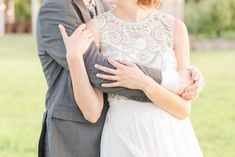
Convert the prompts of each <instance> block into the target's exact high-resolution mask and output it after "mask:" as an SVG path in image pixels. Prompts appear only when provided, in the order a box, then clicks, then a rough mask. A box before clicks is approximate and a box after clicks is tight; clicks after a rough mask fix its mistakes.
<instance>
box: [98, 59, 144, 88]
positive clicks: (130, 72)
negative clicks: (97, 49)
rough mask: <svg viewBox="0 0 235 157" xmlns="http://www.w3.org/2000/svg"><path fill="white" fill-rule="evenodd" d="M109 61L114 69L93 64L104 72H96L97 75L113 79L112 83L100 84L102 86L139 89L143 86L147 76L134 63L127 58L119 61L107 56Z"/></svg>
mask: <svg viewBox="0 0 235 157" xmlns="http://www.w3.org/2000/svg"><path fill="white" fill-rule="evenodd" d="M109 63H110V64H112V65H113V66H114V67H115V68H116V69H115V70H114V69H110V68H107V67H104V66H101V65H95V67H96V68H97V69H98V70H100V71H102V72H105V73H106V74H101V73H98V74H97V77H99V78H102V79H105V80H111V81H114V82H113V83H108V84H102V86H103V87H108V88H111V87H125V88H129V89H139V90H142V89H143V88H144V84H145V81H146V78H147V77H148V76H147V75H145V74H144V73H143V72H142V71H141V70H140V69H139V67H138V66H137V65H136V64H134V63H132V62H130V61H128V60H125V61H122V62H121V63H119V62H117V61H115V60H113V59H111V58H109Z"/></svg>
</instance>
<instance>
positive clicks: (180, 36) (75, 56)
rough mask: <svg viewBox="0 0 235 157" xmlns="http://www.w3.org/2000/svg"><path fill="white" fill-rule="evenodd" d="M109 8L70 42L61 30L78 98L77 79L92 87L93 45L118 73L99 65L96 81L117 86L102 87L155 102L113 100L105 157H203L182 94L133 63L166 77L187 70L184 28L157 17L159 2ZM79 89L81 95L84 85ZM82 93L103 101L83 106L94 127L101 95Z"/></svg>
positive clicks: (134, 0)
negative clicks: (89, 62)
mask: <svg viewBox="0 0 235 157" xmlns="http://www.w3.org/2000/svg"><path fill="white" fill-rule="evenodd" d="M108 2H110V3H111V4H113V5H115V6H116V7H115V8H114V9H113V10H111V11H109V12H106V13H103V14H101V15H100V16H98V17H96V18H95V19H93V20H91V21H89V22H88V23H87V24H86V25H82V26H80V27H79V28H78V29H77V30H76V31H75V33H74V34H73V35H72V36H70V37H68V36H67V35H66V34H65V30H64V28H63V26H60V29H61V32H62V36H63V39H64V42H65V45H66V49H67V60H68V64H69V67H70V71H71V75H72V82H73V86H74V92H75V93H78V92H79V91H78V86H76V84H78V83H77V82H76V80H77V79H76V78H78V77H83V78H84V80H85V81H84V82H83V83H84V84H89V80H88V77H87V75H86V69H85V66H84V63H83V59H82V55H83V54H84V53H85V51H86V50H87V49H88V47H89V45H90V43H91V42H92V41H95V43H96V45H97V47H99V49H100V51H101V53H102V54H103V55H105V56H107V57H109V58H110V59H109V62H110V64H112V65H113V66H114V67H116V69H115V70H112V69H108V68H105V67H102V66H100V65H96V68H97V69H99V70H101V71H103V72H105V74H103V73H100V74H97V77H100V78H103V79H106V80H112V81H115V82H114V83H110V84H103V85H102V86H104V87H108V88H109V87H118V86H122V87H126V88H130V89H138V90H142V91H144V92H145V94H146V95H147V96H148V97H149V99H151V101H152V102H151V103H147V102H137V101H133V100H129V99H127V98H124V97H122V96H119V95H113V94H109V96H108V98H109V99H108V100H109V104H110V108H109V111H108V113H107V117H106V122H105V125H104V129H103V133H102V139H101V157H202V156H203V155H202V153H201V150H200V147H199V144H198V141H197V138H196V136H195V133H194V131H193V129H192V126H191V123H190V119H189V118H188V115H189V114H190V111H191V102H190V101H187V100H184V99H183V98H182V97H180V96H179V95H180V93H173V92H171V91H169V90H167V89H165V88H163V87H162V86H161V85H160V84H158V83H156V82H155V81H154V80H152V79H151V78H150V77H148V76H146V75H145V74H144V73H143V72H142V71H141V70H140V69H139V68H138V67H137V66H136V65H135V64H134V63H132V61H133V62H135V63H138V64H142V65H146V66H149V67H152V68H156V69H160V70H161V71H163V72H164V71H171V70H174V71H179V70H182V69H186V68H187V67H188V66H189V39H188V32H187V28H186V26H185V24H184V23H183V22H182V21H180V20H179V19H176V18H174V17H173V16H171V15H168V14H165V13H162V12H161V11H159V10H158V8H159V7H160V1H159V0H128V1H126V0H125V1H124V0H108ZM85 27H86V29H85ZM75 42H76V44H74V43H75ZM77 50H79V52H78V51H77ZM113 59H115V60H119V61H120V62H121V63H122V64H125V65H126V66H128V69H125V70H123V68H122V66H123V65H122V64H120V63H119V62H116V61H115V60H113ZM81 74H84V75H81ZM75 87H76V88H75ZM79 88H80V89H83V88H82V85H81V86H79ZM82 92H87V94H90V95H91V97H96V98H97V100H99V102H97V104H95V105H94V103H93V106H80V108H81V111H82V112H83V114H84V116H89V117H92V118H91V119H93V121H96V120H97V119H98V118H99V116H100V113H101V111H102V107H103V103H102V102H103V97H102V93H101V92H100V91H99V90H97V89H94V88H93V87H92V86H90V88H89V89H88V88H86V89H83V91H82ZM78 99H81V100H82V98H78ZM81 100H80V101H81ZM93 100H94V99H93ZM84 101H89V100H84ZM85 108H86V109H85ZM90 111H92V112H90Z"/></svg>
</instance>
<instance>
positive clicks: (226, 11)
mask: <svg viewBox="0 0 235 157" xmlns="http://www.w3.org/2000/svg"><path fill="white" fill-rule="evenodd" d="M185 7H186V8H185V21H186V24H187V26H188V29H189V32H190V33H191V34H193V35H194V36H197V37H201V36H203V37H210V38H216V37H226V38H235V32H234V26H235V22H234V21H232V19H234V17H235V0H225V1H218V0H186V6H185ZM229 36H230V37H229Z"/></svg>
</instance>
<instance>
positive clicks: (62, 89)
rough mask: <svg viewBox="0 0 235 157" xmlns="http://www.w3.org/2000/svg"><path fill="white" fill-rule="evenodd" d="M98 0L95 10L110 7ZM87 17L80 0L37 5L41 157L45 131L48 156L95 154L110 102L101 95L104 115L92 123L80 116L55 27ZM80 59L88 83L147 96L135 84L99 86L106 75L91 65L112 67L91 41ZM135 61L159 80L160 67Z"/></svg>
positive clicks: (132, 95)
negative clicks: (43, 87) (44, 87)
mask: <svg viewBox="0 0 235 157" xmlns="http://www.w3.org/2000/svg"><path fill="white" fill-rule="evenodd" d="M96 2H97V12H98V13H102V12H104V11H107V10H109V7H108V5H107V4H105V3H104V2H103V1H102V0H100V1H99V0H97V1H96ZM89 19H90V17H89V13H88V12H87V10H86V8H85V6H84V4H83V3H82V0H75V2H73V1H72V0H44V3H43V4H42V6H41V8H40V12H39V17H38V24H37V42H38V52H39V58H40V61H41V64H42V68H43V72H44V75H45V78H46V80H47V84H48V91H47V95H46V112H45V114H44V119H43V128H42V132H41V138H40V142H39V156H41V157H42V156H44V152H45V150H44V143H45V139H44V138H45V134H47V137H48V140H47V147H48V149H49V151H48V154H47V155H48V156H50V157H99V151H100V147H99V146H100V138H101V132H102V128H103V124H104V120H105V115H106V112H107V109H108V102H107V99H105V104H104V109H103V112H102V115H101V117H100V119H99V121H98V122H97V123H96V124H91V123H89V122H87V121H86V120H85V119H84V117H83V115H82V113H81V111H80V110H79V108H78V107H77V104H76V101H75V98H74V95H73V89H72V82H71V77H70V73H69V68H68V64H67V61H66V50H65V46H64V43H63V40H62V37H61V34H60V32H59V29H58V25H59V24H63V25H64V26H65V27H66V30H67V32H68V33H69V34H72V32H73V31H74V30H75V29H76V28H77V26H79V25H80V24H81V23H83V22H85V21H88V20H89ZM84 61H85V65H86V68H87V72H88V76H89V79H90V81H91V83H92V85H93V86H95V87H97V88H99V89H100V90H102V91H103V92H104V93H114V94H119V95H123V96H125V97H127V98H129V99H133V100H137V101H149V99H148V98H147V97H146V95H145V94H144V93H143V92H142V91H139V90H130V89H126V88H102V87H101V83H102V82H105V80H102V79H99V78H97V77H96V73H98V71H97V70H96V69H95V68H94V65H95V64H101V65H104V66H107V67H110V68H113V67H112V66H111V65H110V64H109V63H108V61H107V58H105V57H104V56H102V55H101V54H100V53H99V50H98V49H97V47H96V46H95V44H94V43H92V44H91V46H90V47H89V49H88V50H87V52H86V54H85V55H84ZM139 67H140V68H141V69H142V70H143V71H144V73H145V74H147V75H149V76H150V77H152V78H153V79H154V80H155V81H157V82H158V83H160V82H161V73H160V71H157V70H156V69H150V68H147V67H144V66H141V65H139ZM106 82H107V81H106ZM81 90H82V89H81Z"/></svg>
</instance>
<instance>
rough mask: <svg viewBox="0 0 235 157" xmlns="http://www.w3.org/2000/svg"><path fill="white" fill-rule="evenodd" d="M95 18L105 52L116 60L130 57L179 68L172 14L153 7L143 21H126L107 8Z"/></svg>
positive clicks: (156, 65)
mask: <svg viewBox="0 0 235 157" xmlns="http://www.w3.org/2000/svg"><path fill="white" fill-rule="evenodd" d="M94 22H95V23H96V26H97V28H98V31H99V37H100V50H101V53H103V55H105V56H107V57H111V58H113V59H116V60H124V59H127V58H128V59H130V60H131V61H133V62H135V63H137V64H139V65H145V66H148V67H151V68H156V69H159V70H162V71H166V70H176V66H177V64H176V58H175V53H174V51H173V46H174V42H173V29H174V17H173V16H171V15H168V14H165V13H162V12H160V11H158V10H154V11H153V12H152V13H151V14H150V15H149V16H148V17H147V18H145V19H144V20H142V21H139V22H127V21H124V20H122V19H120V18H118V17H116V16H114V15H113V14H112V12H111V11H108V12H106V13H103V14H101V15H100V16H98V17H96V18H95V19H94Z"/></svg>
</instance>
